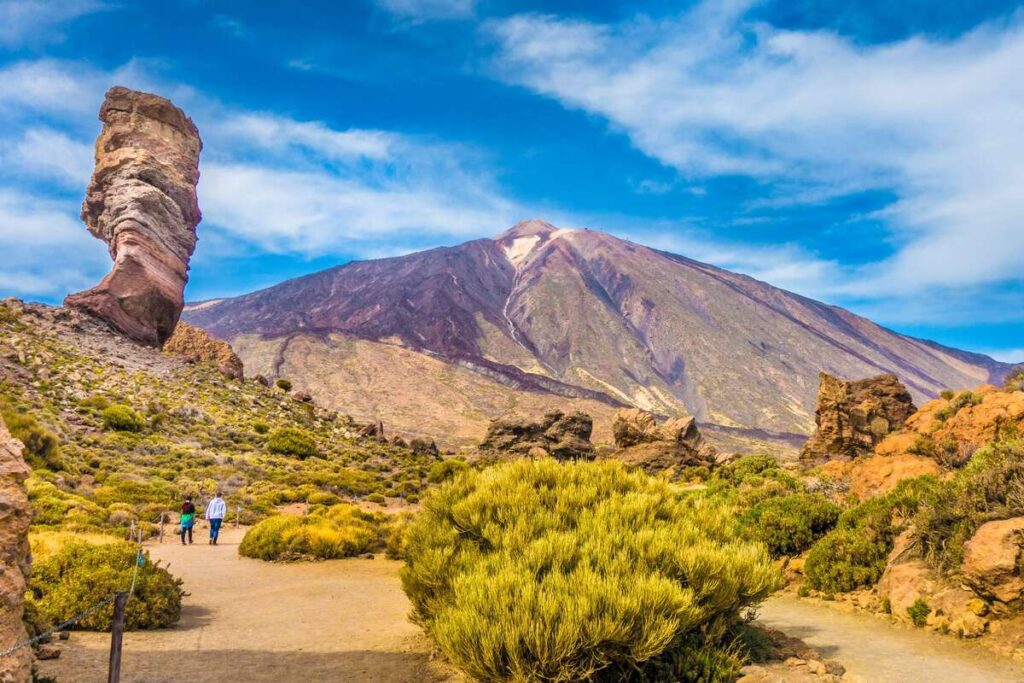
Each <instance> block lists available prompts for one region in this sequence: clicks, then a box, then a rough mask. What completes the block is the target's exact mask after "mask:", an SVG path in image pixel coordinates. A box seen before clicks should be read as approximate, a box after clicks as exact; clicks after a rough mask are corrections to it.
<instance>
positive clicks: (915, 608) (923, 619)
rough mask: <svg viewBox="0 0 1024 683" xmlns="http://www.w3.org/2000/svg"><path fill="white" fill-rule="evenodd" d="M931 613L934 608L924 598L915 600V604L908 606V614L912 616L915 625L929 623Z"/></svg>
mask: <svg viewBox="0 0 1024 683" xmlns="http://www.w3.org/2000/svg"><path fill="white" fill-rule="evenodd" d="M931 613H932V608H931V607H929V606H928V603H927V602H925V601H924V600H923V599H922V598H918V599H917V600H915V601H914V604H913V605H911V606H910V607H908V608H907V616H908V617H910V621H911V623H913V624H914V626H925V625H927V624H928V615H929V614H931Z"/></svg>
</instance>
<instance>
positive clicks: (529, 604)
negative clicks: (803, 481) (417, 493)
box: [403, 459, 780, 681]
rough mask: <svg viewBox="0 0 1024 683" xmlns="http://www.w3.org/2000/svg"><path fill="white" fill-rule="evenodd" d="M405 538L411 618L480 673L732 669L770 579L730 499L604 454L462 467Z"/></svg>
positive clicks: (727, 677)
mask: <svg viewBox="0 0 1024 683" xmlns="http://www.w3.org/2000/svg"><path fill="white" fill-rule="evenodd" d="M404 538H405V543H406V547H405V556H406V561H407V566H406V569H405V570H404V572H403V585H404V587H405V590H406V593H407V594H408V595H409V598H410V599H411V601H412V603H413V607H414V612H415V618H416V619H417V620H418V621H419V623H421V624H422V626H423V628H424V629H425V630H426V631H427V633H428V634H429V635H430V636H431V637H432V638H433V640H434V641H435V642H436V643H437V645H438V646H439V647H440V649H441V650H442V651H443V652H444V653H445V654H446V655H447V656H448V657H449V658H450V659H451V660H452V661H453V662H454V663H455V664H456V665H458V666H459V667H460V668H462V669H463V670H464V671H466V672H468V673H469V674H470V675H471V676H473V677H475V678H477V679H479V680H483V681H512V680H550V681H586V680H594V681H597V680H607V681H628V680H636V681H656V680H664V681H669V680H672V681H674V680H694V681H695V680H704V681H731V680H733V679H734V678H735V676H736V672H737V671H738V668H739V661H740V658H739V652H738V651H737V650H736V649H735V647H736V646H735V645H734V642H735V639H736V636H737V631H736V630H737V628H738V627H739V626H740V625H741V623H742V621H743V616H744V609H745V608H747V607H751V606H754V605H756V604H757V603H758V602H760V601H761V600H763V599H764V598H765V597H767V596H768V595H769V594H770V593H771V592H772V591H773V590H774V589H775V588H777V587H778V585H779V581H780V577H779V574H778V572H777V570H776V569H775V567H774V566H773V565H772V564H771V562H770V559H769V557H768V554H767V552H766V551H765V549H764V547H763V546H761V545H759V544H757V543H755V542H752V541H750V540H749V539H748V538H746V536H745V534H744V532H743V530H742V528H741V526H740V525H739V524H738V523H737V521H736V518H735V516H734V515H733V513H732V510H730V509H729V508H728V507H724V506H722V505H721V504H720V503H719V502H718V501H714V500H710V499H709V498H708V497H706V496H704V495H701V494H697V493H693V492H687V491H685V490H683V489H681V488H679V487H676V486H674V485H672V484H670V483H669V482H667V481H666V480H664V479H659V478H655V477H650V476H648V475H645V474H643V473H641V472H630V471H628V470H627V469H626V468H625V467H624V466H623V465H622V464H620V463H614V462H601V463H565V464H562V463H558V462H555V461H553V460H549V459H541V460H523V461H518V462H512V463H509V464H504V465H498V466H494V467H491V468H488V469H486V470H483V471H470V472H467V473H465V474H463V475H461V476H458V477H456V478H455V479H453V480H452V481H450V482H448V483H446V484H443V485H442V486H440V487H439V488H438V489H436V490H435V491H433V492H432V493H430V494H429V496H428V498H427V499H426V501H425V502H424V510H423V512H421V513H420V514H419V516H418V517H417V518H416V519H415V520H414V521H413V522H412V524H411V526H410V527H409V529H408V530H407V532H406V534H405V537H404Z"/></svg>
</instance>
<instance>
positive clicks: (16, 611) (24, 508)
mask: <svg viewBox="0 0 1024 683" xmlns="http://www.w3.org/2000/svg"><path fill="white" fill-rule="evenodd" d="M21 451H22V445H21V442H20V441H18V440H17V439H15V438H13V437H12V436H11V434H10V432H8V431H7V426H6V425H5V424H4V421H3V419H2V418H0V652H3V651H5V650H7V649H8V648H10V647H12V646H14V645H16V644H17V643H20V642H21V641H23V640H25V638H26V634H25V627H24V626H23V625H22V623H21V615H22V603H23V601H24V598H25V583H26V581H27V579H28V571H29V548H28V524H29V515H30V508H29V503H28V494H27V493H26V491H25V479H26V478H27V477H28V466H27V465H25V461H24V460H23V459H22V457H21ZM31 666H32V648H27V647H26V648H22V649H20V650H18V651H17V652H15V653H13V654H11V655H9V656H7V657H0V683H23V682H24V681H28V680H29V678H30V669H31Z"/></svg>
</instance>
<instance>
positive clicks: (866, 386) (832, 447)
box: [800, 372, 915, 461]
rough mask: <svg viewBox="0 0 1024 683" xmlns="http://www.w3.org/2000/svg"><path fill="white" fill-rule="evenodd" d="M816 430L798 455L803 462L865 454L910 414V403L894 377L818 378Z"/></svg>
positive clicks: (912, 407)
mask: <svg viewBox="0 0 1024 683" xmlns="http://www.w3.org/2000/svg"><path fill="white" fill-rule="evenodd" d="M818 379H819V386H818V401H817V409H816V410H815V415H814V421H815V424H816V425H817V429H816V430H815V432H814V434H813V435H812V436H811V438H810V439H809V440H808V441H807V444H806V445H804V448H803V451H802V452H801V454H800V457H801V459H803V460H805V461H820V460H828V459H831V458H835V457H854V456H857V455H861V454H864V453H869V452H871V450H872V449H873V448H874V447H875V445H876V444H878V443H879V442H880V441H881V440H882V439H884V438H885V437H886V436H887V435H888V434H890V433H892V432H894V431H897V430H898V429H900V428H901V427H902V426H903V423H904V422H906V420H907V418H908V417H910V416H911V415H912V414H913V413H914V410H915V408H914V399H913V397H911V395H910V392H909V391H907V388H906V387H905V386H903V384H902V383H901V382H900V381H899V380H898V379H896V376H895V375H879V376H878V377H871V378H869V379H861V380H855V381H852V382H848V381H844V380H841V379H839V378H837V377H833V376H832V375H829V374H827V373H824V372H822V373H820V374H819V376H818Z"/></svg>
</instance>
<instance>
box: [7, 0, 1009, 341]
mask: <svg viewBox="0 0 1024 683" xmlns="http://www.w3.org/2000/svg"><path fill="white" fill-rule="evenodd" d="M1022 64H1024V10H1021V9H1020V7H1019V3H1011V2H995V1H993V2H974V3H964V2H945V1H944V0H931V1H925V0H908V1H906V2H900V3H893V2H882V1H881V0H871V1H865V2H858V3H850V2H827V1H825V2H817V1H816V2H812V1H811V0H796V1H794V0H789V1H785V2H784V1H782V0H779V1H777V2H771V1H769V2H753V1H749V0H721V1H709V2H701V3H691V4H686V3H679V2H655V1H653V0H650V1H643V2H628V3H627V2H619V3H613V2H597V1H595V0H586V1H584V0H575V1H564V2H512V1H511V0H508V1H502V0H349V1H347V2H341V3H338V2H326V1H322V2H321V1H307V2H293V3H288V4H285V3H261V2H256V1H255V0H253V1H250V2H217V1H215V0H202V1H200V0H181V1H178V2H175V1H174V0H168V1H166V2H161V3H151V2H128V1H120V2H117V1H114V0H111V1H107V0H67V1H64V2H59V1H53V2H44V1H42V0H34V1H33V0H0V239H2V240H3V243H4V245H5V247H6V250H7V253H6V254H5V258H4V259H3V261H2V263H0V294H3V295H15V296H20V297H23V298H28V299H35V300H42V301H47V302H58V301H59V300H61V299H62V298H63V296H64V295H65V294H66V293H67V292H69V291H75V290H77V289H81V288H84V287H87V286H90V285H92V284H94V283H95V282H96V281H97V280H98V279H99V278H100V277H102V275H103V274H104V273H105V272H106V270H107V269H108V267H109V259H108V257H107V255H106V252H105V248H104V246H103V245H102V244H101V243H100V242H99V241H97V240H95V239H93V238H91V237H90V236H89V235H88V234H87V233H86V231H85V229H84V228H83V227H82V225H81V223H80V221H79V220H78V217H77V215H78V209H79V205H80V202H81V199H82V194H83V191H84V188H85V185H86V183H87V182H88V178H89V174H90V171H91V165H92V161H91V154H92V152H91V145H92V141H93V139H94V138H95V136H96V134H97V132H98V129H99V123H98V121H97V120H96V112H97V110H98V107H99V104H100V101H101V100H102V94H103V92H104V91H105V90H106V88H108V87H109V86H111V85H114V84H123V85H128V86H131V87H136V88H141V89H146V90H150V91H153V92H157V93H160V94H163V95H165V96H168V97H170V98H171V99H173V100H174V101H175V103H177V104H178V105H180V106H182V107H183V108H184V109H185V110H186V111H187V112H188V113H189V114H190V115H192V116H193V118H194V119H195V120H196V123H197V125H198V126H199V129H200V132H201V134H202V136H203V139H204V143H205V147H204V152H203V161H202V167H201V170H202V174H203V177H202V180H201V182H200V203H201V206H202V209H203V212H204V216H205V218H204V221H203V223H202V224H201V225H200V228H199V235H200V241H199V246H198V249H197V252H196V255H195V257H194V259H193V262H192V272H191V281H190V283H189V286H188V289H187V292H186V296H187V297H188V298H189V299H190V300H198V299H205V298H211V297H218V296H225V295H231V294H238V293H242V292H245V291H249V290H252V289H256V288H259V287H263V286H267V285H269V284H273V283H275V282H277V281H280V280H281V279H284V278H287V277H292V276H295V275H299V274H302V273H306V272H310V271H312V270H316V269H319V268H323V267H326V266H330V265H334V264H337V263H339V262H344V261H347V260H350V259H353V258H372V257H379V256H388V255H395V254H401V253H405V252H408V251H413V250H417V249H421V248H426V247H431V246H437V245H443V244H455V243H459V242H462V241H465V240H466V239H471V238H475V237H480V236H486V235H493V234H496V233H498V232H500V231H502V230H503V229H504V228H506V227H507V226H508V225H511V224H512V223H514V222H515V221H517V220H519V219H522V218H528V217H541V218H546V219H547V220H549V221H551V222H553V223H555V224H558V225H560V226H563V227H580V226H586V227H591V228H594V229H600V230H605V231H608V232H612V233H615V234H618V235H620V236H623V237H627V238H630V239H634V240H636V241H639V242H643V243H647V244H651V245H653V246H657V247H660V248H664V249H668V250H671V251H675V252H678V253H681V254H684V255H687V256H690V257H693V258H697V259H700V260H704V261H708V262H711V263H714V264H716V265H720V266H723V267H726V268H730V269H733V270H737V271H740V272H745V273H748V274H750V275H753V276H755V277H758V278H760V279H764V280H766V281H768V282H771V283H773V284H776V285H778V286H782V287H785V288H787V289H791V290H793V291H796V292H799V293H802V294H806V295H808V296H812V297H815V298H818V299H821V300H824V301H827V302H830V303H836V304H840V305H843V306H846V307H848V308H850V309H852V310H854V311H856V312H858V313H861V314H864V315H867V316H869V317H871V318H872V319H874V320H876V321H878V322H881V323H883V324H886V325H888V326H890V327H893V328H895V329H897V330H900V331H903V332H907V333H910V334H915V335H918V336H924V337H927V338H932V339H935V340H937V341H940V342H943V343H947V344H951V345H956V346H960V347H964V348H970V349H974V350H982V351H986V352H989V353H993V354H994V355H996V356H997V357H1000V358H1002V359H1005V360H1024V190H1022V188H1024V79H1022V78H1021V77H1020V69H1021V65H1022Z"/></svg>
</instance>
